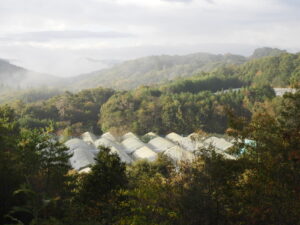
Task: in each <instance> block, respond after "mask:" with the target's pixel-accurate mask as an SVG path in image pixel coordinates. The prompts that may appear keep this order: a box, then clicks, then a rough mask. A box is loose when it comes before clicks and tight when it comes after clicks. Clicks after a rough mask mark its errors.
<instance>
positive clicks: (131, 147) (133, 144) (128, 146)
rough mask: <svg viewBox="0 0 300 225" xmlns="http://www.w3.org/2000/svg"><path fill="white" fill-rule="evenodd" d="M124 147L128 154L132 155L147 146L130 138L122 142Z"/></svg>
mask: <svg viewBox="0 0 300 225" xmlns="http://www.w3.org/2000/svg"><path fill="white" fill-rule="evenodd" d="M122 146H123V147H124V149H125V151H126V153H128V154H131V153H132V152H134V151H135V150H137V149H139V148H141V147H143V146H145V143H144V142H142V141H140V140H139V139H136V138H133V137H130V138H127V139H125V140H124V141H122Z"/></svg>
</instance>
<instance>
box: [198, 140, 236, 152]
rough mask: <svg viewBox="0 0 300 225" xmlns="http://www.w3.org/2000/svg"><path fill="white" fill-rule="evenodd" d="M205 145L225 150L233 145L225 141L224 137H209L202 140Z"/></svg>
mask: <svg viewBox="0 0 300 225" xmlns="http://www.w3.org/2000/svg"><path fill="white" fill-rule="evenodd" d="M204 144H206V145H212V146H213V147H215V148H217V149H219V150H222V151H225V150H227V149H228V148H231V147H232V146H233V144H232V143H230V142H228V141H226V140H225V139H224V138H217V137H210V138H208V139H206V140H205V141H204Z"/></svg>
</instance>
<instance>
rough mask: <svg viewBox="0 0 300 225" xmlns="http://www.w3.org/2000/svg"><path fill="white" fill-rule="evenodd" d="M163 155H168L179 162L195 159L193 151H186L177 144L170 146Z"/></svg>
mask: <svg viewBox="0 0 300 225" xmlns="http://www.w3.org/2000/svg"><path fill="white" fill-rule="evenodd" d="M164 155H166V156H168V157H169V158H170V159H172V160H173V161H174V162H181V161H189V162H192V161H193V160H194V159H195V155H194V154H193V153H191V152H188V151H186V150H184V149H182V148H181V147H179V146H174V147H172V148H169V149H168V150H166V151H165V152H164Z"/></svg>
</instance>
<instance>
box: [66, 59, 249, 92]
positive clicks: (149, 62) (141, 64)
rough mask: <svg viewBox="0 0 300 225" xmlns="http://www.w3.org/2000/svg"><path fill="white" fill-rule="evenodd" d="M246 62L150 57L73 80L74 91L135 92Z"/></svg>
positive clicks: (240, 60)
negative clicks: (111, 89)
mask: <svg viewBox="0 0 300 225" xmlns="http://www.w3.org/2000/svg"><path fill="white" fill-rule="evenodd" d="M246 61H247V58H246V57H244V56H240V55H232V54H226V55H214V54H209V53H196V54H189V55H184V56H169V55H161V56H149V57H144V58H140V59H136V60H130V61H126V62H123V63H121V64H118V65H115V66H114V67H112V68H110V69H105V70H100V71H96V72H93V73H90V74H84V75H81V76H78V77H75V78H72V81H70V83H72V88H73V89H75V90H76V89H77V90H78V89H84V88H93V87H97V86H103V87H112V88H116V89H132V88H136V87H138V86H140V85H151V84H157V83H162V82H165V81H168V80H173V79H175V78H178V77H188V76H193V75H195V74H197V73H199V72H202V71H204V72H208V71H212V70H214V69H216V68H219V67H222V66H224V65H229V64H234V65H239V64H242V63H244V62H246Z"/></svg>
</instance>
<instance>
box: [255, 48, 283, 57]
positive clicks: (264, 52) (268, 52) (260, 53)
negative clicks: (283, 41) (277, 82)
mask: <svg viewBox="0 0 300 225" xmlns="http://www.w3.org/2000/svg"><path fill="white" fill-rule="evenodd" d="M283 53H287V51H286V50H281V49H278V48H269V47H264V48H257V49H255V50H254V52H253V54H252V55H251V56H250V59H258V58H263V57H267V56H278V55H281V54H283Z"/></svg>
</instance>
